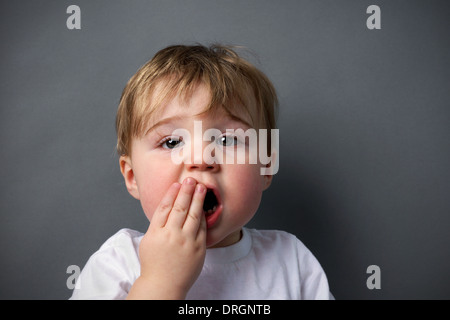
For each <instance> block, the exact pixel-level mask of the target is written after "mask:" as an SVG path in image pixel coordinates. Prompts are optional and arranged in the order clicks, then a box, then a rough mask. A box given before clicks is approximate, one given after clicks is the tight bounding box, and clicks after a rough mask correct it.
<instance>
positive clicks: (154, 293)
mask: <svg viewBox="0 0 450 320" xmlns="http://www.w3.org/2000/svg"><path fill="white" fill-rule="evenodd" d="M205 195H206V187H205V186H204V185H202V184H197V183H196V181H195V180H194V179H193V178H187V179H185V181H184V182H183V184H182V185H180V184H179V183H175V184H173V185H172V186H171V187H170V188H169V190H168V191H167V193H166V195H165V196H164V198H163V199H162V200H161V203H160V204H159V206H158V208H157V209H156V211H155V213H154V215H153V217H152V221H151V223H150V227H149V229H148V231H147V233H146V234H145V235H144V237H143V238H142V241H141V243H140V246H139V258H140V263H141V275H140V277H139V278H138V279H137V280H136V281H135V283H134V284H133V286H132V288H131V290H130V292H129V295H128V299H184V298H185V297H186V294H187V292H188V291H189V289H190V288H191V286H192V285H193V284H194V282H195V281H196V280H197V278H198V276H199V275H200V272H201V270H202V267H203V263H204V260H205V254H206V220H205V217H204V215H203V201H204V199H205Z"/></svg>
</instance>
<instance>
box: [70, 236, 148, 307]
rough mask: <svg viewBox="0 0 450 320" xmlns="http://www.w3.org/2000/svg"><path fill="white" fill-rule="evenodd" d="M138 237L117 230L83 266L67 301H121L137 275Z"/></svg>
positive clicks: (138, 268)
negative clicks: (69, 299)
mask: <svg viewBox="0 0 450 320" xmlns="http://www.w3.org/2000/svg"><path fill="white" fill-rule="evenodd" d="M142 237H143V234H142V233H140V232H138V231H135V230H131V229H121V230H119V231H118V232H116V233H115V234H114V235H113V236H111V237H110V238H109V239H108V240H106V241H105V243H103V245H102V246H101V247H100V248H99V249H98V250H97V251H96V252H95V253H94V254H93V255H92V256H91V257H90V258H89V260H88V262H87V263H86V265H85V266H84V268H83V270H82V272H81V274H80V275H79V278H78V281H77V286H76V287H75V289H74V291H73V294H72V297H71V299H72V300H76V299H124V298H125V297H126V295H127V293H128V291H129V289H130V288H131V285H132V284H133V283H134V281H135V280H136V278H137V277H138V276H139V274H140V264H139V243H140V241H141V239H142Z"/></svg>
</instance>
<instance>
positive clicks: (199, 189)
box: [196, 184, 205, 193]
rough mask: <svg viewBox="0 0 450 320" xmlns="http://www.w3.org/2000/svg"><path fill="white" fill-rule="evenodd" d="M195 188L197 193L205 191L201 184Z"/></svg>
mask: <svg viewBox="0 0 450 320" xmlns="http://www.w3.org/2000/svg"><path fill="white" fill-rule="evenodd" d="M196 189H197V192H198V193H203V192H204V191H205V187H203V186H202V185H201V184H198V185H197V188H196Z"/></svg>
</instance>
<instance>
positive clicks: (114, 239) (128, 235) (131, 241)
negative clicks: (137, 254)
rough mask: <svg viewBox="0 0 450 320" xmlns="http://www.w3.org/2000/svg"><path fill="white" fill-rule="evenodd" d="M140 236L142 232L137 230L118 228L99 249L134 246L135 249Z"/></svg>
mask: <svg viewBox="0 0 450 320" xmlns="http://www.w3.org/2000/svg"><path fill="white" fill-rule="evenodd" d="M142 237H143V233H141V232H139V231H136V230H132V229H128V228H124V229H120V230H119V231H117V232H116V233H115V234H114V235H112V236H111V237H110V238H109V239H108V240H106V241H105V243H103V245H102V246H101V247H100V249H99V251H103V250H107V249H110V248H135V249H136V250H137V249H138V247H139V243H140V242H141V240H142Z"/></svg>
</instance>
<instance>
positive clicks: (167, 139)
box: [158, 137, 183, 149]
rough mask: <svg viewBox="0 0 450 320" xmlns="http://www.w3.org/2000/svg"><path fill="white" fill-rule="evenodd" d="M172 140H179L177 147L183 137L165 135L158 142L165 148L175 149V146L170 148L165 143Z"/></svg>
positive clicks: (159, 145)
mask: <svg viewBox="0 0 450 320" xmlns="http://www.w3.org/2000/svg"><path fill="white" fill-rule="evenodd" d="M170 140H172V141H176V142H178V144H177V145H176V146H175V147H174V148H176V147H177V146H178V145H179V144H180V143H182V142H183V138H182V137H165V138H163V139H162V140H161V141H159V142H158V147H162V148H164V149H174V148H168V147H165V146H164V144H165V143H166V142H168V141H170Z"/></svg>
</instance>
